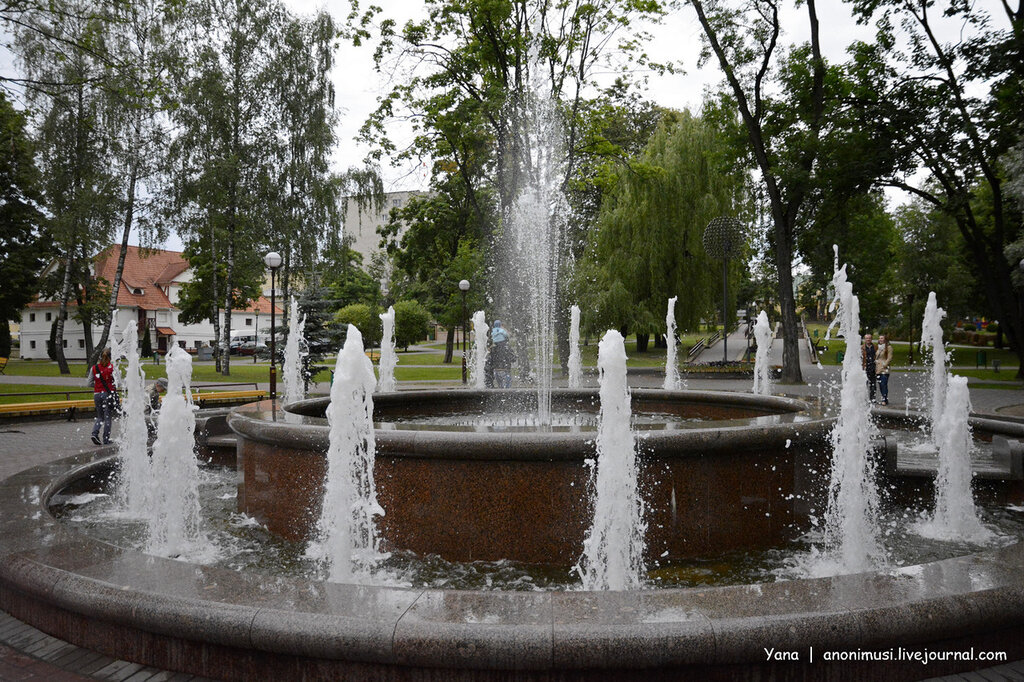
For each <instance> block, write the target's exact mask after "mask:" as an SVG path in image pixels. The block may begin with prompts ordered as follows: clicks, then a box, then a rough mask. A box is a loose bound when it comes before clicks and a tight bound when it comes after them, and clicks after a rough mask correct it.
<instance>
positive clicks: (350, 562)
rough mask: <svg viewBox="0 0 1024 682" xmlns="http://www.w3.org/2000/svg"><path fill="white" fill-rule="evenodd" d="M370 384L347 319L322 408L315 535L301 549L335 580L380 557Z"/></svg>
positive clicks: (363, 570)
mask: <svg viewBox="0 0 1024 682" xmlns="http://www.w3.org/2000/svg"><path fill="white" fill-rule="evenodd" d="M375 384H376V379H375V378H374V376H373V363H371V362H370V360H369V358H367V357H366V354H365V352H364V350H363V336H362V334H360V333H359V330H358V329H356V328H355V326H354V325H351V324H350V325H349V326H348V335H347V336H346V338H345V345H344V346H343V347H342V349H341V350H340V351H339V352H338V361H337V364H336V365H335V369H334V383H333V384H331V404H330V405H329V406H328V408H327V423H328V424H329V426H330V431H329V443H330V444H329V446H328V448H327V479H326V481H325V482H324V495H323V506H322V509H321V513H320V521H319V523H318V525H317V537H316V539H315V540H314V541H313V542H311V543H310V546H309V548H308V549H307V551H306V555H307V556H309V557H310V558H313V559H316V560H319V561H321V562H323V563H324V565H325V567H326V568H327V571H328V575H329V577H330V579H331V580H334V581H344V580H348V579H351V578H352V577H354V576H356V575H363V576H366V575H368V574H369V572H370V569H371V568H372V567H373V564H374V563H375V561H376V560H377V558H378V557H380V552H379V538H378V535H377V528H376V523H375V520H374V517H376V516H383V515H384V510H383V509H382V508H381V506H380V504H379V503H378V502H377V493H376V488H375V486H374V481H373V464H374V457H375V455H376V449H377V447H376V441H375V439H374V432H373V389H374V385H375Z"/></svg>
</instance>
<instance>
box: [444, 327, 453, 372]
mask: <svg viewBox="0 0 1024 682" xmlns="http://www.w3.org/2000/svg"><path fill="white" fill-rule="evenodd" d="M447 331H448V338H447V339H446V340H445V342H444V364H446V365H450V364H451V362H452V355H454V351H455V329H454V328H450V329H448V330H447Z"/></svg>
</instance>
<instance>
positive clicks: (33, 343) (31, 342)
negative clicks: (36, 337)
mask: <svg viewBox="0 0 1024 682" xmlns="http://www.w3.org/2000/svg"><path fill="white" fill-rule="evenodd" d="M28 347H29V348H31V349H32V350H35V349H36V342H35V341H29V342H28Z"/></svg>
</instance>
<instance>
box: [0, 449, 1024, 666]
mask: <svg viewBox="0 0 1024 682" xmlns="http://www.w3.org/2000/svg"><path fill="white" fill-rule="evenodd" d="M103 464H104V463H103V462H102V461H101V460H98V459H97V458H96V456H95V455H79V456H76V457H72V458H69V459H66V460H64V461H63V462H61V463H59V464H58V465H45V466H42V467H37V468H36V469H33V470H28V471H26V472H22V473H21V474H17V475H16V476H14V477H12V478H10V479H7V480H6V481H4V482H3V483H0V488H3V492H4V493H5V494H4V500H5V502H4V505H3V511H4V513H3V515H2V516H0V520H2V523H3V534H2V537H0V557H2V559H3V560H2V561H0V595H2V598H3V601H4V604H5V606H6V605H9V604H13V605H14V606H15V608H14V609H12V612H14V613H15V614H16V615H17V616H18V617H20V618H22V619H24V620H26V621H27V622H30V623H32V624H33V625H36V626H37V627H40V626H43V627H40V629H44V630H47V631H49V629H47V628H46V627H45V624H44V623H36V622H33V611H32V610H31V609H28V610H26V609H19V608H16V606H17V604H16V602H17V601H18V600H19V599H24V600H26V601H27V602H34V603H43V604H46V605H48V606H49V607H51V608H52V609H55V610H57V611H59V612H66V613H67V614H72V615H74V616H75V617H84V618H87V619H96V620H97V621H100V622H102V623H104V624H106V625H107V626H108V627H112V628H114V631H116V630H117V628H124V629H125V630H126V631H127V630H132V631H143V632H146V633H152V634H155V635H160V636H165V637H169V638H175V639H180V640H186V641H199V642H204V643H212V644H216V645H221V646H224V647H229V648H231V649H238V650H258V651H262V652H266V653H270V654H274V655H279V656H286V657H288V656H295V657H302V658H310V659H325V660H331V661H351V662H356V663H359V662H365V663H371V664H375V665H381V666H396V665H397V666H414V667H428V668H437V667H440V668H446V669H452V668H459V667H466V668H471V669H478V670H498V671H508V670H550V669H574V670H602V669H618V668H623V667H627V668H628V667H633V666H637V667H641V668H665V667H675V666H694V665H696V666H700V665H717V664H730V665H736V664H740V665H758V664H763V663H764V647H765V646H770V647H775V648H777V649H785V648H789V647H792V648H795V649H806V648H807V647H809V646H814V647H816V648H818V649H825V648H829V647H831V648H839V649H844V650H850V649H855V648H865V649H867V648H878V647H881V648H886V647H889V646H892V644H893V643H894V642H898V643H900V644H902V645H911V644H915V643H917V644H921V643H928V642H936V641H939V642H950V641H961V640H963V641H975V640H978V638H979V637H981V638H984V636H985V635H986V634H987V633H991V632H1003V631H1013V632H1018V633H1019V632H1020V631H1021V630H1022V629H1024V576H1022V571H1021V567H1022V566H1024V543H1016V544H1014V545H1011V546H1009V547H1004V548H1001V549H994V550H989V551H986V552H981V553H978V554H975V555H969V556H965V557H956V558H953V559H948V560H945V561H940V562H934V563H931V564H924V565H921V566H912V567H907V568H904V569H897V570H894V571H889V572H877V573H867V574H860V575H852V576H841V577H837V578H823V579H814V580H798V581H789V582H779V583H767V584H763V585H749V586H735V587H722V588H712V589H691V590H660V591H635V592H620V593H615V592H612V593H593V592H554V593H481V592H451V591H443V590H408V589H401V588H387V587H360V586H352V585H330V584H319V586H318V584H316V583H312V582H310V581H302V580H293V579H279V578H275V579H272V582H273V583H274V585H275V590H276V591H277V593H279V594H283V595H284V597H283V598H282V600H281V603H275V602H273V600H271V602H270V603H269V604H268V603H267V602H268V597H267V594H266V591H265V586H263V585H262V584H261V579H260V578H259V577H258V576H251V575H240V574H238V573H236V572H234V571H230V570H227V569H213V568H208V567H204V568H202V569H199V568H198V567H193V566H190V565H189V564H185V563H183V562H178V561H171V560H168V559H161V558H157V557H149V556H146V555H142V554H141V553H139V552H133V551H129V550H124V549H120V548H115V547H112V546H110V545H106V544H105V543H101V542H98V541H95V540H92V539H89V538H87V537H84V536H82V535H80V534H78V533H77V532H74V531H72V530H69V529H67V528H65V527H64V526H63V524H61V523H59V522H58V521H56V520H55V519H53V518H52V517H51V516H50V515H49V514H48V513H46V504H47V502H48V500H49V498H50V496H51V495H52V494H53V493H54V492H55V490H56V488H57V487H58V485H59V483H60V482H61V481H66V480H68V478H69V477H75V476H79V475H84V474H85V473H87V472H88V471H89V470H90V469H91V468H93V467H98V466H102V465H103ZM40 490H43V491H44V492H42V494H40V492H39V491H40ZM18 491H20V492H21V494H12V493H16V492H18ZM33 491H34V492H33ZM40 512H42V513H41V514H40ZM142 567H149V570H152V571H153V572H155V573H160V575H159V576H158V578H160V579H156V578H154V577H153V576H150V575H146V573H145V572H144V571H143V570H141V568H142ZM90 572H92V573H96V574H99V575H103V576H112V575H113V576H119V577H120V581H118V580H117V579H113V578H108V577H104V578H99V577H97V576H96V575H91V574H90ZM239 581H241V582H242V583H244V587H245V589H240V590H238V591H234V592H231V597H230V598H221V599H212V598H211V599H202V598H197V597H195V596H181V595H180V594H174V593H173V589H174V587H176V586H179V585H185V586H186V587H187V588H188V589H189V590H193V591H195V592H198V593H204V592H205V591H206V590H216V589H217V588H218V586H221V585H225V584H230V583H236V582H239ZM154 582H155V584H157V585H158V586H161V587H164V588H166V590H165V591H162V590H159V589H154V588H153V584H154ZM143 583H146V584H147V585H148V587H140V586H139V585H140V584H143ZM310 590H312V591H313V593H318V591H319V593H329V592H332V591H336V592H338V593H339V595H335V596H338V597H340V598H338V599H334V600H332V599H329V598H325V599H323V600H322V601H316V602H315V603H314V604H312V605H311V606H309V607H306V610H302V607H301V605H300V607H299V608H297V609H286V608H283V606H282V604H289V603H294V602H295V599H296V597H295V595H299V594H306V593H307V592H308V591H310ZM353 595H356V596H358V597H359V598H360V599H362V600H364V601H365V602H366V603H369V604H374V605H378V607H377V608H376V610H371V611H370V612H368V613H367V615H365V616H353V615H352V614H346V613H343V611H344V610H345V608H349V607H348V606H346V605H351V604H352V603H354V602H359V599H356V598H355V597H354V596H353ZM237 602H244V603H237ZM380 604H388V605H394V606H395V607H396V608H395V609H394V611H393V612H391V613H390V614H389V613H387V612H386V609H384V610H382V609H381V608H379V605H380ZM317 609H320V610H317ZM382 615H383V617H382ZM51 634H54V635H56V636H59V637H66V636H67V633H64V632H61V631H56V632H51ZM71 641H74V640H73V639H72V640H71ZM978 641H982V642H983V641H984V639H981V640H978ZM1018 641H1020V642H1024V639H1020V638H1018ZM76 643H79V642H76ZM83 644H84V645H87V644H88V643H87V642H84V643H83ZM113 645H116V643H113ZM1022 646H1024V644H1022ZM1018 655H1020V654H1018ZM139 662H143V663H147V664H151V665H161V666H166V665H167V663H168V662H167V661H165V660H141V661H139Z"/></svg>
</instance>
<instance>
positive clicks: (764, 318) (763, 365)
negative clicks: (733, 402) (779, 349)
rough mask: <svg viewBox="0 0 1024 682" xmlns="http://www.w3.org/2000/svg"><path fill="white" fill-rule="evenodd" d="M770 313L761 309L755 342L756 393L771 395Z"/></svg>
mask: <svg viewBox="0 0 1024 682" xmlns="http://www.w3.org/2000/svg"><path fill="white" fill-rule="evenodd" d="M772 331H773V330H772V326H771V323H770V322H768V313H766V312H765V311H763V310H762V311H761V313H760V314H759V315H758V316H757V323H756V324H755V325H754V342H755V343H756V344H757V355H755V356H754V395H771V392H772V367H771V355H772V337H773V336H774V334H773V333H772Z"/></svg>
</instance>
